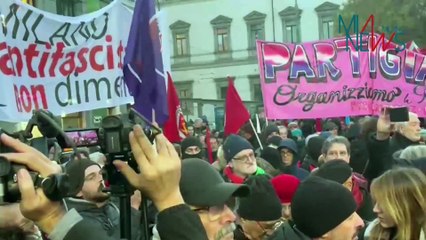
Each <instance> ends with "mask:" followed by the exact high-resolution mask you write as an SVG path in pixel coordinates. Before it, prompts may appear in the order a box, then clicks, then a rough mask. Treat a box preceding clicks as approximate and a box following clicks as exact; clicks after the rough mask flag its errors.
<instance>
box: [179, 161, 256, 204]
mask: <svg viewBox="0 0 426 240" xmlns="http://www.w3.org/2000/svg"><path fill="white" fill-rule="evenodd" d="M179 186H180V191H181V193H182V197H183V200H184V201H185V203H187V204H189V205H192V206H195V207H212V206H217V205H222V204H225V203H226V202H227V201H228V200H229V198H231V197H245V196H247V195H248V194H249V193H250V189H249V187H248V186H247V185H243V184H240V185H238V184H233V183H226V182H225V181H224V180H223V178H222V176H221V175H220V174H219V172H218V171H217V170H216V169H214V167H213V166H211V165H210V164H209V163H207V162H206V161H204V160H201V159H196V158H190V159H186V160H185V161H182V175H181V179H180V182H179Z"/></svg>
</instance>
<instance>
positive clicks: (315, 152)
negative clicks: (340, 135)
mask: <svg viewBox="0 0 426 240" xmlns="http://www.w3.org/2000/svg"><path fill="white" fill-rule="evenodd" d="M324 142H325V139H324V138H322V137H319V136H316V137H312V138H311V139H309V141H308V144H307V146H306V151H307V153H308V155H309V156H310V157H311V158H312V160H314V161H315V162H318V158H319V156H320V155H321V148H322V145H323V144H324Z"/></svg>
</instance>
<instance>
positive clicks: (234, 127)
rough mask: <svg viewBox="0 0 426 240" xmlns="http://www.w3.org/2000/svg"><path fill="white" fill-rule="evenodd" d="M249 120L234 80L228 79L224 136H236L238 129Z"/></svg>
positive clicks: (248, 114)
mask: <svg viewBox="0 0 426 240" xmlns="http://www.w3.org/2000/svg"><path fill="white" fill-rule="evenodd" d="M249 119H250V113H249V111H248V110H247V108H246V106H244V103H243V101H241V98H240V95H238V92H237V89H235V86H234V80H233V79H232V78H230V77H228V91H227V92H226V103H225V136H228V135H229V134H237V133H238V131H239V129H240V128H241V127H242V126H243V125H244V124H245V123H246V122H247V121H248V120H249Z"/></svg>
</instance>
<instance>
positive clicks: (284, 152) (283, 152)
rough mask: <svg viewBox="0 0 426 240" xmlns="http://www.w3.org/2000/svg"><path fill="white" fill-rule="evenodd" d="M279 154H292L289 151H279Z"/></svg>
mask: <svg viewBox="0 0 426 240" xmlns="http://www.w3.org/2000/svg"><path fill="white" fill-rule="evenodd" d="M280 153H281V155H289V154H291V153H292V152H291V151H289V150H281V151H280Z"/></svg>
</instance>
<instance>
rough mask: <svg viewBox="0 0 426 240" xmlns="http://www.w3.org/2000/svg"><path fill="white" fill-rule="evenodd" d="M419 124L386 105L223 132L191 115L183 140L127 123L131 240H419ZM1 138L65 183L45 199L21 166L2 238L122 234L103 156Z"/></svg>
mask: <svg viewBox="0 0 426 240" xmlns="http://www.w3.org/2000/svg"><path fill="white" fill-rule="evenodd" d="M423 123H424V121H423V119H419V117H418V116H417V115H416V114H414V113H410V114H409V121H408V122H399V123H392V122H391V121H390V118H389V115H386V114H385V113H383V114H382V115H380V116H379V117H358V118H351V119H350V121H348V119H326V120H323V121H322V122H319V121H318V120H292V121H266V120H265V119H261V121H260V127H259V129H253V125H252V124H249V123H248V124H246V125H244V126H242V127H241V128H240V130H239V132H237V133H235V134H228V135H225V134H224V133H223V132H220V131H216V130H214V129H210V128H209V124H208V123H207V121H205V119H204V120H203V119H197V120H195V121H193V122H192V123H191V124H190V125H189V126H188V136H187V137H186V138H184V139H183V140H182V141H181V142H174V143H171V142H169V141H168V140H167V139H166V138H165V137H164V135H162V134H159V135H158V136H156V138H155V144H154V145H153V144H152V143H151V142H150V141H149V139H148V138H147V137H146V136H145V134H144V132H143V130H142V129H141V127H140V126H138V125H136V126H135V127H134V129H133V131H132V132H131V133H130V135H129V142H130V144H131V149H132V153H133V156H134V159H135V162H136V163H137V165H138V168H137V170H136V169H135V168H131V167H130V166H129V165H130V164H128V163H126V162H122V161H114V162H113V163H112V164H113V165H114V166H115V167H116V169H117V170H118V171H119V172H120V173H121V174H123V175H124V176H125V178H126V179H127V181H128V183H129V184H130V185H131V186H133V187H134V189H135V191H134V192H133V195H132V197H131V211H130V213H131V226H130V227H131V239H134V240H151V239H152V240H160V239H161V240H265V239H266V240H309V239H313V240H356V239H358V240H362V239H365V240H426V145H425V139H426V130H425V129H424V128H423ZM1 142H2V144H4V145H6V146H9V147H11V148H13V149H15V150H16V152H17V153H8V154H2V156H3V157H4V158H6V159H7V160H9V161H12V162H15V163H19V164H23V165H26V166H27V168H28V169H30V170H33V171H36V172H39V174H40V175H41V176H44V177H46V176H49V175H50V174H53V173H60V172H62V173H66V174H68V176H69V179H70V193H69V196H68V197H66V198H65V199H63V200H62V201H60V202H55V201H51V200H49V199H48V198H47V197H46V196H45V195H44V193H43V191H41V189H37V190H36V191H35V190H34V185H33V182H32V180H31V177H30V175H29V174H28V172H27V171H26V170H20V171H19V172H18V174H17V180H18V185H19V189H20V191H21V194H22V200H21V202H20V203H15V204H8V205H2V206H0V239H13V238H12V236H14V235H13V234H9V233H10V231H11V229H14V231H17V232H19V233H20V235H19V236H20V237H18V238H14V239H42V238H43V239H51V240H59V239H65V240H73V239H106V240H109V239H120V227H121V226H120V225H121V224H122V222H121V221H120V214H122V213H121V212H120V211H121V210H122V209H120V204H119V202H118V199H116V197H115V196H113V195H111V194H108V193H105V192H104V191H103V190H104V189H105V185H106V184H107V183H105V181H104V180H105V179H104V178H103V175H102V170H101V169H102V167H103V166H104V165H106V164H107V165H108V164H111V162H108V161H107V156H105V155H104V154H102V153H100V152H99V150H98V149H84V151H82V154H81V158H80V159H71V160H69V159H67V157H64V155H63V154H58V151H59V152H60V151H61V149H58V148H57V147H52V149H51V151H50V153H49V158H50V159H48V158H47V157H46V156H44V155H43V154H41V153H40V152H38V151H37V150H35V149H33V148H31V147H29V146H27V145H25V144H23V143H21V142H19V141H18V140H15V139H12V138H10V137H8V136H5V135H4V134H3V135H2V136H1ZM58 158H59V159H60V160H59V161H58ZM68 158H69V157H68ZM52 160H55V161H52ZM57 162H59V164H58V163H57ZM145 200H146V201H145Z"/></svg>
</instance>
